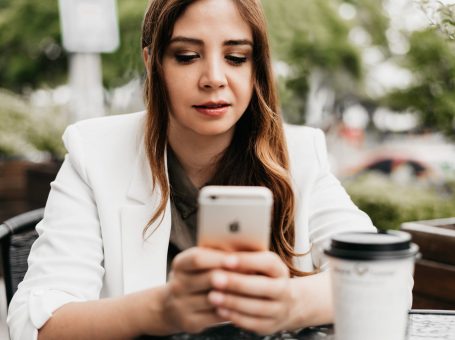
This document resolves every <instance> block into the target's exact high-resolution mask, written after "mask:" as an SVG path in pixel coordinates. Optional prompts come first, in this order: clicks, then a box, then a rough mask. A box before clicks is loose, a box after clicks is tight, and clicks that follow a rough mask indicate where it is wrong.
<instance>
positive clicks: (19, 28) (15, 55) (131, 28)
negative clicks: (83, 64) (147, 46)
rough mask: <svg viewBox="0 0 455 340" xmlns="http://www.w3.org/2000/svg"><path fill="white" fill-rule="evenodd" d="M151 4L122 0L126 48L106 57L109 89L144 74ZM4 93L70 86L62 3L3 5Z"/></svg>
mask: <svg viewBox="0 0 455 340" xmlns="http://www.w3.org/2000/svg"><path fill="white" fill-rule="evenodd" d="M145 7H146V2H145V1H128V0H118V1H117V9H118V14H119V26H120V41H121V47H120V48H119V49H118V50H117V51H116V52H115V53H112V54H103V55H102V58H103V81H104V85H105V86H106V87H107V88H110V87H114V86H118V85H122V84H124V83H126V82H128V81H129V80H131V79H132V78H134V77H136V76H138V74H140V73H142V72H143V67H142V53H141V48H140V32H141V24H142V17H143V14H144V10H145ZM0 9H1V10H0V46H1V50H2V52H1V53H0V88H7V89H10V90H12V91H15V92H19V93H20V92H23V91H24V89H27V88H29V89H34V88H38V87H41V86H55V85H58V84H62V83H65V82H66V77H67V73H68V55H67V53H66V52H65V51H64V50H63V47H62V43H61V34H60V19H59V11H58V2H57V1H56V0H40V1H30V0H14V1H13V0H0Z"/></svg>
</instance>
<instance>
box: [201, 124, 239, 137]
mask: <svg viewBox="0 0 455 340" xmlns="http://www.w3.org/2000/svg"><path fill="white" fill-rule="evenodd" d="M233 127H234V125H231V124H229V125H226V124H215V125H212V124H210V125H206V126H199V127H198V129H195V132H196V133H197V134H199V135H202V136H207V137H210V136H213V137H214V136H219V135H223V134H226V133H229V132H231V131H232V130H233Z"/></svg>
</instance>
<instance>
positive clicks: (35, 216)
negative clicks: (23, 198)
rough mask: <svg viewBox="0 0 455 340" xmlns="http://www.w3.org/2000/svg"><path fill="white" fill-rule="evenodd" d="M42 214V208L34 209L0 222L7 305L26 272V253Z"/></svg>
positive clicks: (0, 244) (0, 242) (35, 235)
mask: <svg viewBox="0 0 455 340" xmlns="http://www.w3.org/2000/svg"><path fill="white" fill-rule="evenodd" d="M43 214H44V208H41V209H36V210H32V211H28V212H25V213H22V214H20V215H17V216H14V217H12V218H10V219H8V220H6V221H5V222H3V223H2V224H0V248H1V256H2V266H3V276H4V280H5V289H6V303H7V305H9V303H10V301H11V299H12V297H13V295H14V293H15V292H16V290H17V286H18V285H19V283H20V282H21V281H22V280H23V278H24V276H25V273H26V272H27V268H28V264H27V259H28V254H29V252H30V248H31V246H32V244H33V242H34V241H35V239H36V238H37V237H38V233H37V232H36V230H35V227H36V225H37V224H38V222H39V221H41V220H42V218H43Z"/></svg>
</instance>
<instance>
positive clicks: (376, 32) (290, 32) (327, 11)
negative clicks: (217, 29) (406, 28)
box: [263, 0, 388, 123]
mask: <svg viewBox="0 0 455 340" xmlns="http://www.w3.org/2000/svg"><path fill="white" fill-rule="evenodd" d="M263 4H264V8H265V10H266V13H267V17H268V21H269V24H270V27H271V29H270V31H271V38H272V45H273V47H274V51H275V57H276V58H277V59H280V60H282V61H284V62H285V63H286V64H288V65H289V67H290V74H289V75H288V76H287V77H282V78H281V82H280V84H279V88H280V93H281V98H282V100H283V103H282V106H283V111H284V112H285V115H286V117H287V118H288V120H289V121H291V122H297V123H302V122H305V120H306V119H305V118H306V116H307V115H308V114H309V113H311V111H312V110H313V109H312V108H311V107H309V104H310V101H311V93H312V92H313V93H315V92H317V91H318V89H321V88H324V87H325V88H328V89H329V91H332V92H333V93H334V96H335V98H334V104H333V105H334V106H336V105H337V103H339V102H342V101H343V100H345V98H348V97H356V98H365V97H367V94H366V93H365V91H364V90H363V86H362V85H363V84H362V81H363V76H364V70H363V63H362V57H361V48H360V47H359V46H358V45H356V44H354V43H353V42H352V41H351V39H350V38H349V34H350V32H351V31H352V29H353V28H355V27H356V26H358V27H363V28H362V29H363V30H365V31H366V32H368V34H369V35H370V37H371V40H372V42H371V43H372V44H377V45H380V46H381V48H382V49H383V50H385V51H386V53H388V49H387V43H386V42H387V39H386V37H385V29H386V28H387V26H388V20H387V17H386V15H385V13H384V11H383V10H382V1H377V0H363V1H362V0H352V1H350V2H346V1H340V0H338V1H299V0H288V1H286V2H283V1H273V0H264V1H263ZM346 5H348V6H350V8H351V9H353V10H354V11H355V13H357V14H356V15H355V16H353V17H352V18H350V19H343V18H342V17H341V16H340V15H339V10H340V6H346ZM309 94H310V96H309ZM330 109H333V107H331V108H330ZM331 113H333V112H331Z"/></svg>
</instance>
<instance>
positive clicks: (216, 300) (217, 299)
mask: <svg viewBox="0 0 455 340" xmlns="http://www.w3.org/2000/svg"><path fill="white" fill-rule="evenodd" d="M209 300H210V302H211V303H213V304H215V305H219V304H221V303H222V302H223V300H224V295H223V294H222V293H220V292H215V291H212V292H210V293H209Z"/></svg>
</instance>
